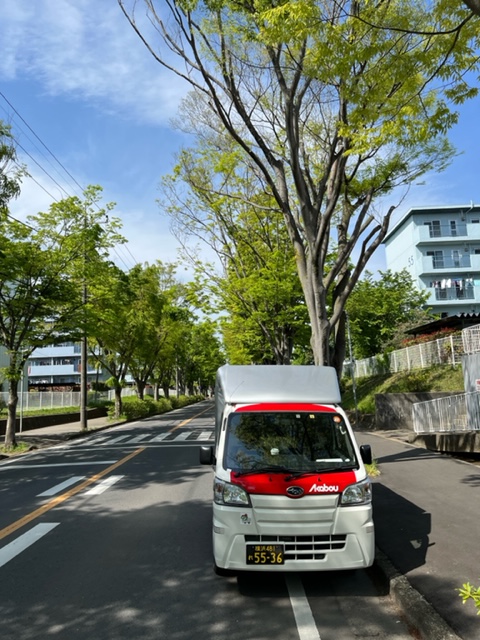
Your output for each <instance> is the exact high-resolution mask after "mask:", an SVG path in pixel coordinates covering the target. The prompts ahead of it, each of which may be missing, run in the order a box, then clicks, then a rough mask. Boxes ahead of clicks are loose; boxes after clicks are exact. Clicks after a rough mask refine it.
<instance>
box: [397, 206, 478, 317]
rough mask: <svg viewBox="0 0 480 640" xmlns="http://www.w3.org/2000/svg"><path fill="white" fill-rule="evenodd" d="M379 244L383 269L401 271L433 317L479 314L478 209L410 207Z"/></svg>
mask: <svg viewBox="0 0 480 640" xmlns="http://www.w3.org/2000/svg"><path fill="white" fill-rule="evenodd" d="M384 244H385V255H386V264H387V269H389V270H391V271H397V272H398V271H402V269H406V270H407V271H408V272H409V273H410V275H411V276H412V279H413V281H414V283H415V284H416V285H417V286H418V288H419V289H420V290H422V291H424V290H426V291H428V292H429V294H430V295H429V298H428V300H427V306H428V307H430V308H431V310H432V313H435V314H440V315H441V316H442V317H446V316H453V315H458V314H470V313H479V312H480V206H476V205H474V204H473V203H471V204H469V205H463V206H461V205H458V206H457V205H454V206H441V207H439V206H432V207H415V208H413V209H410V210H409V211H408V212H407V213H406V215H405V216H404V217H403V218H402V219H401V220H400V221H399V222H398V223H397V224H396V225H395V226H394V227H393V228H392V229H391V231H389V233H388V234H387V236H386V237H385V240H384Z"/></svg>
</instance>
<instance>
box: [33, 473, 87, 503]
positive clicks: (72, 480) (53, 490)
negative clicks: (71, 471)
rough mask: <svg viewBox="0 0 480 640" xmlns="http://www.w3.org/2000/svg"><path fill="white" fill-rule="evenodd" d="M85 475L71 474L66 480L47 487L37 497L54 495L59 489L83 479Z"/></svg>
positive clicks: (61, 489)
mask: <svg viewBox="0 0 480 640" xmlns="http://www.w3.org/2000/svg"><path fill="white" fill-rule="evenodd" d="M85 477H86V476H72V477H71V478H69V479H68V480H65V482H61V483H60V484H56V485H55V486H54V487H52V488H51V489H47V490H46V491H44V492H43V493H39V494H38V496H37V498H43V497H46V496H54V495H55V494H57V493H60V491H63V490H64V489H66V488H67V487H70V486H71V485H72V484H77V482H80V480H83V479H84V478H85Z"/></svg>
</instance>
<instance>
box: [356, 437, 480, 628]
mask: <svg viewBox="0 0 480 640" xmlns="http://www.w3.org/2000/svg"><path fill="white" fill-rule="evenodd" d="M408 435H409V434H408V433H404V432H399V433H398V434H395V432H388V433H382V432H360V433H357V438H358V440H359V442H360V444H367V443H368V444H370V445H371V446H372V450H373V457H374V459H375V460H376V461H377V464H378V467H379V469H380V475H379V476H378V478H376V479H375V480H374V482H373V505H374V521H375V533H376V542H377V546H378V548H379V549H380V550H381V551H382V552H383V553H384V554H385V555H386V556H387V558H389V559H390V561H391V562H392V564H393V565H394V566H395V567H396V569H398V571H399V572H400V573H401V574H403V576H405V577H406V578H407V579H408V582H409V583H410V584H411V585H412V586H413V587H414V588H415V589H416V590H417V591H418V592H419V593H420V594H421V595H422V596H423V597H424V599H425V600H426V601H427V602H429V603H430V604H431V605H433V608H434V609H435V610H436V611H437V612H438V613H439V614H440V615H441V617H442V618H443V619H444V620H445V621H446V622H447V623H448V625H449V626H450V627H451V629H452V630H453V632H454V634H457V636H458V637H459V638H462V639H463V640H476V639H477V638H480V616H477V615H476V609H475V606H474V604H473V602H471V601H469V602H468V603H466V604H463V603H462V600H461V598H460V597H459V595H458V592H457V589H458V588H459V587H461V586H462V585H463V583H464V582H467V581H469V582H471V583H473V584H475V585H479V584H480V548H479V546H480V545H479V532H480V523H479V515H480V468H479V467H478V466H477V465H475V464H471V463H468V462H465V461H461V460H458V459H454V458H452V457H450V456H448V455H444V454H439V453H436V452H432V451H428V450H426V449H423V448H420V447H416V446H412V445H410V444H408V443H407V442H406V441H405V440H408ZM397 436H399V437H398V438H397ZM420 605H421V603H420ZM418 606H419V602H418V600H415V599H412V601H411V605H410V607H411V609H412V615H413V617H414V619H416V621H417V622H418V623H419V624H421V623H422V619H423V618H424V614H423V613H422V611H423V610H422V608H421V607H420V609H419V610H417V611H415V608H416V607H418ZM403 607H404V610H405V608H406V609H407V610H408V608H409V605H408V594H407V596H406V602H405V603H404V604H403ZM428 623H429V620H427V619H425V624H426V625H428ZM429 629H430V630H429ZM454 634H451V635H449V634H448V630H443V631H432V627H428V626H427V627H426V630H425V631H424V637H425V638H431V640H440V639H441V638H455V635H454Z"/></svg>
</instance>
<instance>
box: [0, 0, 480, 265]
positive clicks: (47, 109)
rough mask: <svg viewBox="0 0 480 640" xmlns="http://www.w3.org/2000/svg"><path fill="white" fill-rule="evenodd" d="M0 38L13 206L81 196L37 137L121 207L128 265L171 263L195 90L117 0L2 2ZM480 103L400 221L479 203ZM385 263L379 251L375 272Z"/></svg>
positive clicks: (123, 260) (471, 107) (120, 258)
mask: <svg viewBox="0 0 480 640" xmlns="http://www.w3.org/2000/svg"><path fill="white" fill-rule="evenodd" d="M100 7H101V9H100ZM0 42H1V43H2V45H1V48H2V53H1V55H0V92H1V93H2V94H3V96H2V95H0V119H2V120H4V121H6V122H8V123H10V124H11V126H12V130H13V133H14V134H15V136H16V138H17V139H18V142H19V144H20V145H21V146H22V147H23V148H24V149H25V152H24V151H23V150H22V149H21V148H20V149H19V156H20V159H21V160H22V161H23V162H24V163H25V164H27V166H28V170H29V172H30V173H31V175H32V177H33V178H34V180H33V179H32V180H29V179H27V180H25V182H24V185H23V188H22V194H21V196H20V198H19V199H18V200H17V201H16V202H15V203H14V204H13V205H12V212H13V213H14V214H15V215H17V216H18V217H24V216H26V215H27V214H28V213H36V212H38V211H44V210H46V209H47V208H48V206H49V205H50V203H51V202H52V198H51V196H50V195H48V194H51V195H52V196H54V197H55V198H57V199H60V198H62V197H65V194H66V193H67V194H68V195H74V194H76V195H79V188H78V186H77V185H76V184H75V183H73V182H72V180H71V179H70V177H69V176H68V175H67V174H66V173H65V172H64V171H63V169H62V168H61V167H60V166H59V165H58V164H57V163H56V162H55V161H54V160H53V158H52V157H51V156H50V155H49V154H48V152H47V151H46V150H45V149H44V148H43V147H42V145H41V144H40V143H39V142H38V140H37V138H36V137H35V135H34V134H36V136H38V137H39V138H40V140H41V141H42V142H43V143H44V144H45V145H46V147H48V149H49V150H50V151H51V152H52V153H53V154H54V155H55V156H56V158H57V159H58V160H59V161H60V163H61V164H62V165H63V167H65V169H67V170H68V172H69V173H70V174H71V175H72V176H73V177H74V178H75V180H76V182H78V183H79V184H81V185H83V186H86V185H88V184H100V185H101V186H102V187H103V189H104V198H105V201H106V202H110V201H114V202H116V203H117V206H116V208H115V210H114V213H115V215H117V216H118V217H120V218H121V220H122V223H123V230H122V232H123V235H124V236H125V237H126V238H127V239H128V245H127V248H120V249H119V250H118V253H117V262H119V265H120V266H121V267H122V268H130V267H132V266H133V264H135V263H136V262H150V263H152V262H153V261H155V260H157V259H160V260H162V261H164V262H173V261H176V260H177V257H178V256H177V247H178V244H177V241H176V240H175V238H174V237H173V236H172V235H171V233H170V231H169V221H168V218H167V217H166V216H164V215H162V214H161V211H160V209H159V207H158V204H157V203H156V199H157V198H158V197H159V196H160V193H159V190H158V185H159V182H160V179H161V177H162V175H165V174H166V173H168V172H169V171H170V170H171V169H172V167H173V164H174V160H175V154H176V152H178V150H179V148H180V145H181V144H182V136H181V134H180V133H178V132H176V131H174V130H173V128H172V127H171V124H170V123H171V119H172V118H174V117H175V115H176V111H177V107H178V104H179V101H180V100H181V98H182V96H183V95H185V93H186V92H187V91H188V87H187V86H186V85H185V84H183V83H182V82H181V81H180V80H178V79H177V78H176V77H175V76H174V75H173V74H171V73H169V72H168V71H166V70H163V69H162V68H161V67H160V65H159V64H158V63H157V62H155V61H154V60H153V58H152V57H151V55H150V54H149V53H148V51H147V50H146V48H145V47H144V45H143V44H142V43H141V41H140V40H139V38H138V36H136V34H135V33H134V32H133V30H132V28H131V27H130V25H129V24H128V23H127V21H126V20H125V18H124V16H123V15H122V13H121V11H120V9H119V7H118V5H117V2H116V0H102V2H99V0H75V1H74V0H2V3H1V9H0ZM479 100H480V99H476V100H474V101H471V102H470V103H468V104H467V105H464V106H463V107H462V109H461V115H460V122H459V124H458V125H457V126H456V127H455V128H454V129H453V130H452V132H451V135H450V138H451V140H452V142H453V143H454V145H455V146H456V147H457V150H458V151H459V153H461V155H459V156H458V157H457V158H456V159H455V160H454V161H453V163H452V165H451V166H450V167H449V168H448V169H447V170H446V171H445V172H444V173H442V174H440V175H428V176H425V178H424V179H422V182H424V184H423V185H414V186H412V187H411V189H410V190H409V192H408V193H407V194H406V196H405V197H404V199H403V201H402V202H401V203H400V204H399V206H398V209H397V210H396V212H395V214H394V218H393V222H396V221H397V220H398V219H399V218H400V217H402V216H403V215H404V213H405V212H406V211H407V210H408V209H409V208H410V207H412V206H418V205H427V204H428V205H435V204H439V205H444V204H468V203H470V202H471V201H473V202H474V203H476V204H478V203H480V175H479V149H480V126H479V124H478V122H479V117H478V116H479V112H480V102H479ZM7 101H8V102H7ZM9 103H10V104H9ZM21 118H23V121H22V119H21ZM29 127H30V128H31V130H33V132H34V134H33V133H32V131H31V130H30V128H29ZM28 154H30V155H28ZM30 156H31V157H30ZM35 160H36V161H37V162H38V164H39V165H40V166H41V167H43V168H44V169H46V171H47V172H48V173H49V174H50V175H51V176H53V177H54V178H55V180H56V181H57V182H58V183H59V184H60V185H61V187H62V189H63V190H64V191H62V189H60V188H59V187H58V186H57V185H56V184H55V183H54V182H52V180H51V179H50V178H49V177H48V176H47V175H46V174H45V173H44V172H43V171H42V169H41V168H40V167H39V166H38V165H37V164H35ZM49 163H52V164H53V166H52V164H49ZM35 181H36V182H35ZM37 183H40V185H41V186H42V187H43V189H42V188H41V187H40V186H38V184H37ZM46 192H48V194H47V193H46ZM398 201H399V196H398V195H397V194H396V199H395V200H394V199H393V198H391V199H387V200H385V201H384V202H382V203H381V204H380V205H379V206H378V212H379V215H381V212H382V210H383V211H384V210H386V209H387V208H388V206H389V205H390V204H398ZM385 268H386V265H385V259H384V252H383V249H379V251H378V252H377V254H376V255H375V256H374V258H373V259H372V261H371V262H370V265H369V267H368V269H369V270H370V271H372V272H376V270H377V269H381V270H384V269H385Z"/></svg>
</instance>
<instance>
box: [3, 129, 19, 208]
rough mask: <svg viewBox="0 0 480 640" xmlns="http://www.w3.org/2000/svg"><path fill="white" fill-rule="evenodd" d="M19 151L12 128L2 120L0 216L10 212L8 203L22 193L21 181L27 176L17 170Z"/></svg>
mask: <svg viewBox="0 0 480 640" xmlns="http://www.w3.org/2000/svg"><path fill="white" fill-rule="evenodd" d="M16 160H17V151H16V146H15V142H14V140H13V137H12V133H11V128H10V126H8V125H7V124H5V123H4V122H3V121H2V120H0V216H2V217H3V216H4V215H5V214H6V213H7V212H8V203H9V202H10V201H11V200H13V199H14V198H16V197H17V196H18V195H19V193H20V181H21V178H22V176H23V175H24V174H25V170H24V169H23V168H19V169H17V168H16V167H17V162H16Z"/></svg>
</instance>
